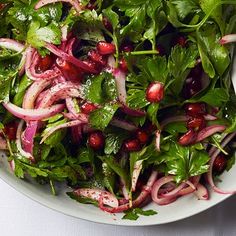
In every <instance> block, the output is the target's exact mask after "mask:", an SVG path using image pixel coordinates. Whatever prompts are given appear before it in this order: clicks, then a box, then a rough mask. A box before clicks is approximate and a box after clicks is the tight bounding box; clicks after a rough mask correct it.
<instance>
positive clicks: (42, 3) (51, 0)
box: [34, 0, 82, 13]
mask: <svg viewBox="0 0 236 236" xmlns="http://www.w3.org/2000/svg"><path fill="white" fill-rule="evenodd" d="M56 2H67V3H70V4H71V5H72V6H73V7H74V8H75V10H76V11H77V12H78V13H80V12H81V11H82V8H81V5H80V2H79V1H77V0H39V1H38V2H37V4H36V5H35V7H34V9H35V10H38V9H39V8H41V7H43V6H46V5H48V4H52V3H56Z"/></svg>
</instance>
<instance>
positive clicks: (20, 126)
mask: <svg viewBox="0 0 236 236" xmlns="http://www.w3.org/2000/svg"><path fill="white" fill-rule="evenodd" d="M23 125H24V120H21V121H20V123H19V124H18V127H17V132H16V147H17V150H18V151H19V152H20V154H21V155H22V156H23V157H25V158H27V159H29V160H31V161H34V157H33V156H32V155H31V153H29V152H26V151H24V150H23V149H22V146H21V134H22V130H23Z"/></svg>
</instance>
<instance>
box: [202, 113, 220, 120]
mask: <svg viewBox="0 0 236 236" xmlns="http://www.w3.org/2000/svg"><path fill="white" fill-rule="evenodd" d="M204 118H205V120H207V121H213V120H217V119H218V118H217V117H216V116H213V115H210V114H207V115H205V116H204Z"/></svg>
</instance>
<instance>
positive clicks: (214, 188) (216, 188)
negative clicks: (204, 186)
mask: <svg viewBox="0 0 236 236" xmlns="http://www.w3.org/2000/svg"><path fill="white" fill-rule="evenodd" d="M235 136H236V132H234V133H231V134H229V135H228V136H227V137H226V138H225V139H224V140H223V142H222V144H221V147H222V148H224V147H225V146H226V145H227V144H228V143H229V142H230V141H231V140H232V139H233V138H234V137H235ZM220 152H221V150H220V149H217V150H216V151H215V152H214V153H213V154H212V155H211V159H210V163H209V165H210V167H209V170H208V173H207V181H208V183H209V184H210V186H211V187H212V189H213V191H215V192H217V193H220V194H235V193H236V190H232V191H225V190H221V189H219V188H218V187H216V185H215V183H214V180H213V176H212V170H213V164H214V162H215V159H216V157H217V156H218V155H219V154H220Z"/></svg>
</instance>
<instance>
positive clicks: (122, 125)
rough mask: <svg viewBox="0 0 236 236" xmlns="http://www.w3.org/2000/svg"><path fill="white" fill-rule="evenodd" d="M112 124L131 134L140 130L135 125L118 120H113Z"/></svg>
mask: <svg viewBox="0 0 236 236" xmlns="http://www.w3.org/2000/svg"><path fill="white" fill-rule="evenodd" d="M110 124H111V125H113V126H115V127H119V128H121V129H124V130H128V131H130V132H134V131H136V130H137V129H138V128H137V127H136V126H135V125H134V124H133V123H131V122H128V121H126V120H121V119H117V118H113V119H112V121H111V122H110Z"/></svg>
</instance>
